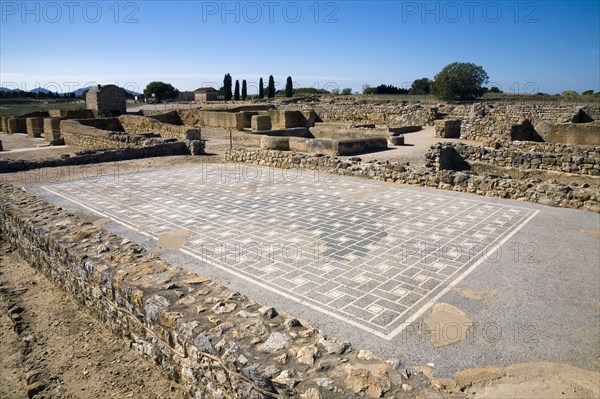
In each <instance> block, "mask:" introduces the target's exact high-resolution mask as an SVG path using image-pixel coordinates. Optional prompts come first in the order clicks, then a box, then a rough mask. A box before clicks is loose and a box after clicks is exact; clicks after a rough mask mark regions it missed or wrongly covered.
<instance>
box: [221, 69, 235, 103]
mask: <svg viewBox="0 0 600 399" xmlns="http://www.w3.org/2000/svg"><path fill="white" fill-rule="evenodd" d="M231 82H232V81H231V75H230V74H228V73H227V74H225V78H223V95H224V96H225V101H229V100H231V97H232V96H233V94H232V92H231Z"/></svg>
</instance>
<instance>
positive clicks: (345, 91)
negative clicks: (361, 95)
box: [342, 87, 352, 96]
mask: <svg viewBox="0 0 600 399" xmlns="http://www.w3.org/2000/svg"><path fill="white" fill-rule="evenodd" d="M350 94H352V88H350V87H346V88H345V89H342V96H349V95H350Z"/></svg>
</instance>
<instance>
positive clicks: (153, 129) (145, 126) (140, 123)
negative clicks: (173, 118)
mask: <svg viewBox="0 0 600 399" xmlns="http://www.w3.org/2000/svg"><path fill="white" fill-rule="evenodd" d="M119 121H120V122H121V125H122V126H123V128H124V129H125V131H126V132H127V133H128V134H138V133H158V134H160V136H161V137H163V138H171V139H177V140H185V139H186V138H187V137H188V136H189V135H194V136H197V137H198V139H200V130H199V129H192V128H189V127H186V126H178V125H173V124H170V123H164V122H160V121H158V120H155V119H154V118H149V117H145V116H134V115H123V116H120V117H119Z"/></svg>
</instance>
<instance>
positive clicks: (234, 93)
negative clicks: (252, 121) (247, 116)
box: [219, 73, 294, 101]
mask: <svg viewBox="0 0 600 399" xmlns="http://www.w3.org/2000/svg"><path fill="white" fill-rule="evenodd" d="M232 86H233V90H232ZM279 92H282V91H281V90H280V91H279ZM279 92H277V91H276V89H275V78H273V75H269V81H268V85H267V98H274V97H275V95H276V94H277V93H279ZM219 93H220V94H221V95H222V96H223V99H224V100H225V101H230V100H231V99H233V100H235V101H239V100H240V99H241V100H246V98H247V97H248V85H247V83H246V79H243V80H242V85H241V92H240V81H239V80H236V81H235V85H233V79H232V77H231V75H230V74H228V73H226V74H225V77H224V78H223V86H221V88H220V89H219ZM282 93H283V94H284V95H285V96H286V97H292V96H293V95H294V83H293V81H292V77H291V76H288V77H287V79H286V83H285V90H283V92H282ZM258 98H265V87H264V82H263V78H260V79H259V80H258Z"/></svg>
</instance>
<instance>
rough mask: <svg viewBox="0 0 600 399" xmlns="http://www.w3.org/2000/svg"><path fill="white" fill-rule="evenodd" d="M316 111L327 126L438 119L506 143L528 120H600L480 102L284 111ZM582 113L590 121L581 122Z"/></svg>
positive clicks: (547, 108)
mask: <svg viewBox="0 0 600 399" xmlns="http://www.w3.org/2000/svg"><path fill="white" fill-rule="evenodd" d="M298 107H304V108H305V109H309V108H310V109H314V110H315V111H316V113H317V115H318V116H319V117H320V118H321V119H322V120H323V121H324V122H342V123H344V122H351V123H358V124H366V123H374V124H376V125H386V126H402V125H429V126H432V125H433V124H434V122H435V121H436V120H439V119H454V120H461V122H462V124H461V129H460V134H461V138H464V139H468V140H479V141H483V142H494V141H496V142H507V141H509V139H510V131H511V128H512V126H514V125H518V124H521V123H522V122H523V120H525V119H528V120H530V121H531V122H532V123H533V124H534V125H535V124H536V123H538V122H540V121H545V122H548V123H552V124H559V123H573V122H576V123H577V124H578V123H580V122H583V121H590V120H600V105H596V104H570V103H558V102H556V103H548V102H539V103H536V102H481V103H474V104H448V103H435V102H419V103H410V102H408V101H393V100H380V101H377V100H371V101H369V100H355V101H351V102H335V101H331V102H323V103H310V104H304V105H302V104H293V105H282V106H281V108H282V109H297V108H298ZM580 111H583V113H584V114H585V115H587V116H588V117H589V119H586V118H582V117H581V115H582V113H581V112H580Z"/></svg>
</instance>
